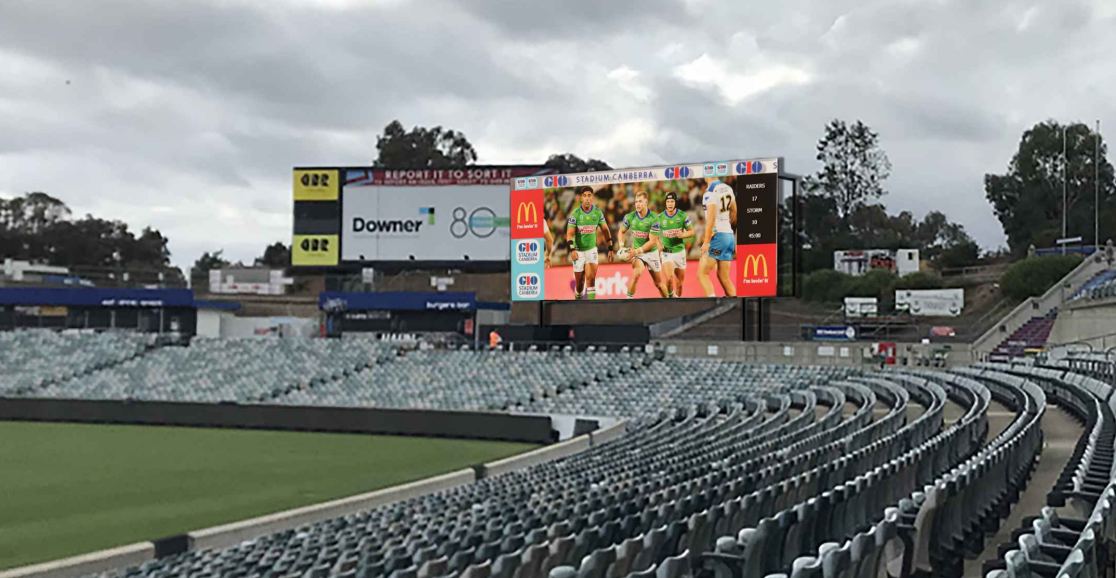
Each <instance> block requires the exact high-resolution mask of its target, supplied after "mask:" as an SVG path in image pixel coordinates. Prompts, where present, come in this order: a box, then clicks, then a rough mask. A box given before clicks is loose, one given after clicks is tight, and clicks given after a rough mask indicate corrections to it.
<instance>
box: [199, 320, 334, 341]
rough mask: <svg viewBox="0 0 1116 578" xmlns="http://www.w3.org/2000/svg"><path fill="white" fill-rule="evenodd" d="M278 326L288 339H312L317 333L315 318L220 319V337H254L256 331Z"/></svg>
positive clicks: (317, 323)
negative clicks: (282, 327)
mask: <svg viewBox="0 0 1116 578" xmlns="http://www.w3.org/2000/svg"><path fill="white" fill-rule="evenodd" d="M280 326H286V327H285V328H284V329H283V332H284V335H285V336H289V337H312V336H314V335H316V334H317V333H318V326H319V321H318V319H317V318H312V319H305V318H299V317H225V318H222V319H221V337H256V336H257V335H256V330H268V329H271V330H274V331H275V332H276V333H273V335H277V334H278V333H277V332H278V331H279V327H280Z"/></svg>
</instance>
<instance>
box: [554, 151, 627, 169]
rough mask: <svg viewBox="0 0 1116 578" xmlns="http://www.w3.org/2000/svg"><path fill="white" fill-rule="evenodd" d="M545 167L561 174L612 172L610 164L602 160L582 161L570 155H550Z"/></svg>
mask: <svg viewBox="0 0 1116 578" xmlns="http://www.w3.org/2000/svg"><path fill="white" fill-rule="evenodd" d="M543 166H545V167H547V168H549V169H555V170H557V171H558V172H559V173H588V172H592V171H611V170H612V167H610V166H608V163H606V162H604V161H602V160H598V159H589V160H582V159H581V157H578V156H577V155H574V154H570V153H566V154H561V155H557V154H556V155H550V158H548V159H546V163H544V164H543Z"/></svg>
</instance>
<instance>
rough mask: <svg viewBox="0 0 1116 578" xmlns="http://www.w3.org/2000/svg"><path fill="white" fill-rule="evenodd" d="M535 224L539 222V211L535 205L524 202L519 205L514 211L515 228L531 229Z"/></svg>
mask: <svg viewBox="0 0 1116 578" xmlns="http://www.w3.org/2000/svg"><path fill="white" fill-rule="evenodd" d="M537 222H539V209H538V207H536V206H535V203H530V202H526V201H524V202H522V203H519V208H517V209H516V210H515V226H516V228H520V229H525V228H528V227H533V226H535V223H537Z"/></svg>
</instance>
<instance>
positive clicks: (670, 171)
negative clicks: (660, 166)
mask: <svg viewBox="0 0 1116 578" xmlns="http://www.w3.org/2000/svg"><path fill="white" fill-rule="evenodd" d="M665 174H666V178H668V179H688V178H690V167H667V170H666V171H665Z"/></svg>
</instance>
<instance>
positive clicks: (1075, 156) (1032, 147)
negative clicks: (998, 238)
mask: <svg viewBox="0 0 1116 578" xmlns="http://www.w3.org/2000/svg"><path fill="white" fill-rule="evenodd" d="M1063 130H1065V137H1066V139H1065V149H1066V151H1065V157H1064V158H1063V156H1062V133H1063ZM1097 138H1098V135H1097V134H1096V133H1095V132H1093V131H1092V130H1090V129H1089V126H1088V125H1085V124H1082V123H1075V124H1071V125H1068V126H1066V125H1060V124H1058V123H1057V122H1056V121H1053V120H1048V121H1045V122H1041V123H1038V124H1036V125H1035V126H1033V127H1031V128H1030V129H1028V130H1027V131H1025V132H1024V133H1023V136H1022V138H1021V139H1020V141H1019V149H1018V150H1017V151H1016V153H1015V154H1014V155H1013V156H1012V158H1011V162H1010V163H1008V170H1007V173H1005V174H1002V175H996V174H986V175H985V176H984V191H985V197H986V198H987V199H988V202H989V203H991V204H992V210H993V212H995V214H996V217H997V218H998V219H999V220H1000V224H1001V225H1003V228H1004V234H1005V235H1006V236H1007V238H1008V247H1009V248H1010V249H1011V251H1012V253H1013V254H1015V255H1016V256H1021V255H1024V254H1025V253H1026V252H1027V248H1028V247H1029V246H1030V245H1031V244H1034V245H1035V246H1036V247H1050V246H1053V245H1054V241H1055V240H1056V239H1058V238H1059V237H1061V236H1062V213H1063V206H1062V205H1063V201H1062V188H1063V180H1064V181H1065V190H1066V196H1067V199H1066V202H1065V205H1066V211H1065V212H1066V217H1067V218H1066V221H1067V224H1066V231H1067V234H1068V235H1070V236H1074V235H1081V236H1082V237H1084V238H1085V239H1087V240H1089V241H1092V239H1093V234H1094V231H1095V227H1094V214H1095V211H1096V210H1097V209H1098V207H1097V206H1096V204H1095V203H1094V201H1093V198H1094V189H1095V185H1096V183H1097V180H1096V178H1095V175H1096V174H1097V168H1098V165H1097V164H1096V163H1095V162H1094V158H1095V156H1094V147H1095V145H1096V140H1095V139H1097ZM1100 158H1101V162H1100V165H1099V173H1100V191H1099V192H1100V207H1099V210H1100V215H1101V219H1100V220H1101V222H1102V223H1104V222H1112V218H1113V217H1114V216H1116V177H1114V173H1113V168H1112V164H1111V163H1109V162H1108V159H1107V145H1105V144H1104V142H1103V139H1101V142H1100ZM1067 160H1068V164H1067V163H1066V161H1067ZM1063 169H1064V172H1065V175H1066V178H1065V179H1063V177H1062V175H1063ZM1102 231H1103V229H1102ZM1109 234H1110V232H1109ZM1102 242H1103V239H1102Z"/></svg>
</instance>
